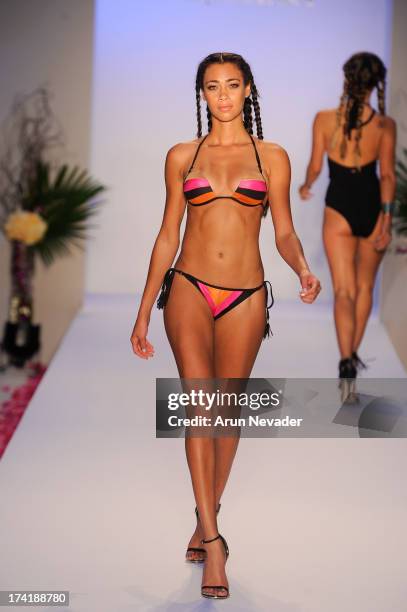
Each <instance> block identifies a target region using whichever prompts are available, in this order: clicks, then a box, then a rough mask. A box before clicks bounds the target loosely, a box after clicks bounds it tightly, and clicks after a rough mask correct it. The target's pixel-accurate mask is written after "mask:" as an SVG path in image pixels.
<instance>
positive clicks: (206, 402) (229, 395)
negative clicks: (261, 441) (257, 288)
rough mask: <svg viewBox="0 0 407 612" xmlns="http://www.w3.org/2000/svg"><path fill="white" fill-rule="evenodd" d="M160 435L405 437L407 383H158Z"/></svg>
mask: <svg viewBox="0 0 407 612" xmlns="http://www.w3.org/2000/svg"><path fill="white" fill-rule="evenodd" d="M156 436H157V437H158V438H162V437H166V438H178V437H184V436H185V437H187V436H202V437H206V436H214V437H217V436H239V437H257V438H263V437H298V438H357V437H364V438H365V437H374V438H378V437H380V438H405V437H407V379H405V378H403V379H377V378H376V379H373V378H364V379H363V378H360V379H359V378H358V379H357V383H356V388H355V390H354V392H353V393H352V396H351V397H349V398H347V400H346V401H344V399H343V397H341V391H340V389H339V388H338V380H337V379H327V378H323V379H305V378H304V379H288V378H284V379H275V378H249V379H240V378H229V379H202V378H201V379H185V378H183V379H179V378H157V379H156Z"/></svg>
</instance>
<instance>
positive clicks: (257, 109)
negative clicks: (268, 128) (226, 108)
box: [251, 79, 263, 140]
mask: <svg viewBox="0 0 407 612" xmlns="http://www.w3.org/2000/svg"><path fill="white" fill-rule="evenodd" d="M251 90H252V99H253V107H254V115H255V117H256V131H257V138H259V139H260V140H263V127H262V125H261V116H260V104H259V101H258V99H257V97H258V95H259V94H258V91H257V87H256V85H255V84H254V80H253V79H252V84H251Z"/></svg>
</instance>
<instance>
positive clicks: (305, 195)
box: [298, 183, 313, 200]
mask: <svg viewBox="0 0 407 612" xmlns="http://www.w3.org/2000/svg"><path fill="white" fill-rule="evenodd" d="M298 192H299V194H300V198H301V200H309V199H310V198H312V196H313V194H312V193H311V191H310V188H309V187H308V185H306V184H305V183H304V184H303V185H301V187H300V188H299V190H298Z"/></svg>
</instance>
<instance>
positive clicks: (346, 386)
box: [338, 357, 357, 402]
mask: <svg viewBox="0 0 407 612" xmlns="http://www.w3.org/2000/svg"><path fill="white" fill-rule="evenodd" d="M356 376H357V369H356V366H355V363H354V361H353V359H352V357H346V358H345V359H341V360H340V362H339V384H338V387H339V388H340V390H341V401H342V402H354V401H356V398H357V396H356V394H355V389H356V382H355V381H356Z"/></svg>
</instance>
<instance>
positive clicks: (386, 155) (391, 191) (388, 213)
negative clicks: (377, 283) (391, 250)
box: [375, 117, 396, 251]
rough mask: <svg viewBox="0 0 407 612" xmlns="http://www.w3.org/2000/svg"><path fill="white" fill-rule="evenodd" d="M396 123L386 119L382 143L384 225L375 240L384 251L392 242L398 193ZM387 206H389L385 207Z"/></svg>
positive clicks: (381, 177) (380, 160)
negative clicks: (392, 227)
mask: <svg viewBox="0 0 407 612" xmlns="http://www.w3.org/2000/svg"><path fill="white" fill-rule="evenodd" d="M395 151H396V122H395V121H394V119H391V118H390V117H386V118H385V119H384V125H383V134H382V137H381V141H380V149H379V165H380V197H381V201H382V206H383V213H384V214H383V224H382V228H381V232H380V235H379V236H378V237H377V238H376V240H375V248H376V249H377V250H378V251H383V250H384V249H385V248H386V247H387V246H388V244H389V243H390V241H391V223H392V214H393V211H392V210H389V209H392V206H389V204H390V205H391V204H393V202H394V196H395V192H396V172H395V157H396V152H395ZM386 204H387V206H385V205H386Z"/></svg>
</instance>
